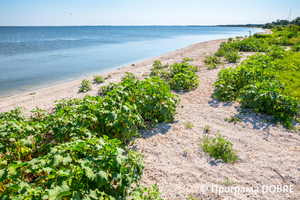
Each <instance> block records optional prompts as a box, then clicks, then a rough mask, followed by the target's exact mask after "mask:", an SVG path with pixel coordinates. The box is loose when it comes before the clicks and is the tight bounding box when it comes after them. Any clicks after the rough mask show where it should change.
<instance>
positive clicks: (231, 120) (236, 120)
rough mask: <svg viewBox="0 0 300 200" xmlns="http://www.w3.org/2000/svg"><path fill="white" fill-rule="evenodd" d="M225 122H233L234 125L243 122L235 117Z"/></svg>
mask: <svg viewBox="0 0 300 200" xmlns="http://www.w3.org/2000/svg"><path fill="white" fill-rule="evenodd" d="M224 120H225V121H228V122H233V123H234V124H236V123H237V122H242V120H241V118H239V117H234V116H231V117H230V118H225V119H224Z"/></svg>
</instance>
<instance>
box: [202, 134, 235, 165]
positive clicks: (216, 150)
mask: <svg viewBox="0 0 300 200" xmlns="http://www.w3.org/2000/svg"><path fill="white" fill-rule="evenodd" d="M198 145H199V146H200V147H201V148H202V150H203V151H204V152H206V153H209V156H212V157H214V158H216V159H222V160H223V162H225V163H230V162H233V163H235V162H237V161H238V159H239V158H238V156H237V153H238V151H236V150H234V149H233V148H232V146H233V145H232V143H230V142H229V141H228V140H226V139H224V138H222V136H221V135H220V134H218V135H217V136H216V137H213V136H208V135H204V136H203V137H202V138H201V139H200V141H199V144H198Z"/></svg>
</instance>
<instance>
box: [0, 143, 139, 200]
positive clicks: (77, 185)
mask: <svg viewBox="0 0 300 200" xmlns="http://www.w3.org/2000/svg"><path fill="white" fill-rule="evenodd" d="M120 143H121V142H120V141H118V140H116V139H115V140H107V138H106V137H105V138H104V139H102V138H100V139H90V140H86V141H84V140H76V141H74V142H70V143H65V144H61V145H59V146H56V147H54V148H52V149H51V151H50V153H48V154H47V155H45V156H44V157H41V158H37V159H33V160H31V161H29V162H18V163H11V164H10V165H9V167H8V168H5V169H2V170H0V174H1V176H0V180H1V182H2V183H3V184H4V185H5V187H4V190H3V191H2V192H1V196H0V198H1V199H16V198H17V199H25V198H26V197H29V196H30V197H31V198H35V199H45V198H46V199H57V198H67V199H70V198H76V199H80V198H87V197H89V198H92V199H100V198H105V199H108V198H109V199H121V198H123V197H126V196H128V195H130V193H131V192H132V191H135V190H136V189H135V190H134V188H133V187H132V186H131V185H132V183H135V184H137V182H138V180H140V179H141V175H142V173H143V169H144V166H143V164H142V156H141V155H140V154H137V153H135V152H133V151H130V150H129V149H127V153H126V154H125V152H124V150H123V149H121V148H119V147H118V146H119V145H120Z"/></svg>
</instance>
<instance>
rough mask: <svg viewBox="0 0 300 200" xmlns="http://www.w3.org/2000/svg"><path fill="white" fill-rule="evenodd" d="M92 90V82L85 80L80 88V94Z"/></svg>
mask: <svg viewBox="0 0 300 200" xmlns="http://www.w3.org/2000/svg"><path fill="white" fill-rule="evenodd" d="M90 90H92V85H91V83H90V81H89V80H86V79H83V80H82V81H81V86H80V89H79V92H87V91H90Z"/></svg>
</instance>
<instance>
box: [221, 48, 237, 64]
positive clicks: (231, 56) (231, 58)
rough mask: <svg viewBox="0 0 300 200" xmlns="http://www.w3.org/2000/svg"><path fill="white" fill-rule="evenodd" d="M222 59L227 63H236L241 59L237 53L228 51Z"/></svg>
mask: <svg viewBox="0 0 300 200" xmlns="http://www.w3.org/2000/svg"><path fill="white" fill-rule="evenodd" d="M224 58H225V60H226V61H228V62H232V63H236V62H238V61H239V60H240V59H241V56H240V55H239V52H237V51H229V52H227V53H225V55H224Z"/></svg>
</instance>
